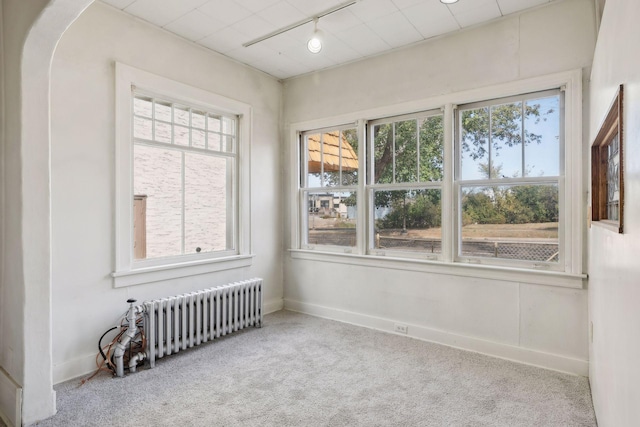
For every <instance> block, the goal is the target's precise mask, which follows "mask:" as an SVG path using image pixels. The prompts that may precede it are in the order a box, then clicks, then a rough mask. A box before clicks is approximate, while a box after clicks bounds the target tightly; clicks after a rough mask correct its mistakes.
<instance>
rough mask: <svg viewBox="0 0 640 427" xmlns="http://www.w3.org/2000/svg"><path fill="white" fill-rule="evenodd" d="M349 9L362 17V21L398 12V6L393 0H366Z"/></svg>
mask: <svg viewBox="0 0 640 427" xmlns="http://www.w3.org/2000/svg"><path fill="white" fill-rule="evenodd" d="M349 11H350V12H351V13H353V14H354V15H355V16H357V17H358V18H360V19H361V20H362V22H369V21H372V20H374V19H377V18H380V17H381V16H386V15H389V14H391V13H394V12H397V11H398V8H397V7H396V5H395V4H393V2H392V1H391V0H364V1H360V2H358V3H356V4H354V5H353V6H349Z"/></svg>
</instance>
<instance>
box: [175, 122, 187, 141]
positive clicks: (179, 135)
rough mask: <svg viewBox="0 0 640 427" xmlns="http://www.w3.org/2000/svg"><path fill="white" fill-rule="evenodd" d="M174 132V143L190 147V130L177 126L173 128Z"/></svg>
mask: <svg viewBox="0 0 640 427" xmlns="http://www.w3.org/2000/svg"><path fill="white" fill-rule="evenodd" d="M173 132H174V134H173V137H174V143H176V144H178V145H184V146H188V145H189V128H186V127H184V126H178V125H176V126H174V128H173Z"/></svg>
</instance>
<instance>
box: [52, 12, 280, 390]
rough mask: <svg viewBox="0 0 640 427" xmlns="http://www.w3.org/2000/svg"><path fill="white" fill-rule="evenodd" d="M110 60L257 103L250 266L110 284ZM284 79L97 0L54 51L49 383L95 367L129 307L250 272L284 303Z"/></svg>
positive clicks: (269, 297)
mask: <svg viewBox="0 0 640 427" xmlns="http://www.w3.org/2000/svg"><path fill="white" fill-rule="evenodd" d="M114 61H118V62H122V63H124V64H127V65H130V66H133V67H137V68H140V69H142V70H145V71H149V72H152V73H155V74H159V75H162V76H164V77H168V78H171V79H174V80H176V81H179V82H183V83H186V84H189V85H191V86H196V87H199V88H203V89H206V90H208V91H211V92H213V93H216V94H219V95H222V96H226V97H229V98H233V99H236V100H238V101H241V102H244V103H247V104H250V105H251V106H252V107H253V139H252V145H251V164H252V169H251V203H252V211H253V214H252V236H253V251H252V253H254V254H255V255H256V256H255V258H254V260H253V265H252V266H251V267H249V268H244V269H239V270H228V271H223V272H219V273H215V274H209V275H199V276H194V277H189V278H184V279H179V280H171V281H167V282H159V283H153V284H146V285H139V286H133V287H128V288H119V289H114V288H113V286H112V280H111V278H110V277H109V274H110V273H111V272H112V271H113V269H114V262H115V261H114V251H115V249H114V234H115V231H114V209H115V207H114V191H115V189H114V186H115V175H114V174H115V169H114V168H115V160H114V155H115V152H114V150H115V148H114V147H115V142H114V138H115V129H114V111H115V105H114V78H115V77H114ZM281 102H282V86H281V84H280V83H279V82H277V81H276V80H275V79H273V78H271V77H269V76H267V75H266V74H263V73H260V72H258V71H255V70H253V69H251V68H248V67H246V66H244V65H241V64H238V63H235V62H233V61H231V60H228V59H227V58H225V57H223V56H221V55H218V54H215V53H213V52H211V51H209V50H206V49H204V48H201V47H198V46H196V45H195V44H193V43H190V42H187V41H185V40H183V39H181V38H179V37H176V36H174V35H172V34H169V33H167V32H165V31H162V30H159V29H158V28H156V27H154V26H151V25H149V24H146V23H144V22H143V21H141V20H138V19H135V18H133V17H130V16H128V15H126V14H124V13H122V12H120V11H117V10H115V9H113V8H111V7H109V6H106V5H104V4H101V3H95V4H93V5H92V6H91V7H90V8H89V9H87V10H86V11H85V12H84V13H83V14H82V15H81V16H80V18H79V19H78V20H77V21H76V22H75V23H74V24H73V25H72V26H71V27H70V28H69V29H68V30H67V32H66V33H65V34H64V36H63V37H62V39H61V41H60V43H59V45H58V48H57V50H56V53H55V56H54V60H53V65H52V83H51V112H52V113H51V114H52V117H51V119H52V120H51V162H52V163H51V170H52V171H51V182H52V235H53V241H52V254H53V255H52V281H53V327H54V332H53V366H54V368H53V370H54V382H59V381H62V380H65V379H68V378H72V377H75V376H78V375H80V374H85V373H87V372H89V371H91V370H92V369H94V367H95V363H94V359H95V354H96V342H97V339H98V338H99V337H100V335H101V334H102V332H104V331H106V330H107V329H109V328H110V327H111V325H112V324H113V323H114V322H115V321H116V320H117V319H118V317H119V316H120V314H122V313H123V312H124V311H125V310H126V307H127V304H126V303H125V302H126V300H127V299H128V298H136V299H138V300H139V301H141V300H145V299H149V298H156V297H162V296H169V295H175V294H178V293H183V292H188V291H192V290H196V289H202V288H205V287H210V286H213V285H216V284H224V283H227V282H230V281H234V280H238V279H242V278H249V277H254V276H259V277H263V278H264V279H265V281H264V283H265V286H266V289H265V303H266V304H267V309H268V310H275V309H278V308H280V307H281V306H282V292H283V290H282V237H281V236H282V226H281V220H280V216H279V213H278V209H277V207H278V206H281V205H282V201H281V195H280V191H279V188H280V185H281V182H280V168H279V162H280V146H279V132H280V129H279V126H280V112H281Z"/></svg>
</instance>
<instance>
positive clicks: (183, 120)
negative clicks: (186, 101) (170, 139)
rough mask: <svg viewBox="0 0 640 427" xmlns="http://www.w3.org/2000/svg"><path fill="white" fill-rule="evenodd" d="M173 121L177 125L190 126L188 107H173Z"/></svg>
mask: <svg viewBox="0 0 640 427" xmlns="http://www.w3.org/2000/svg"><path fill="white" fill-rule="evenodd" d="M173 121H174V122H175V123H176V124H179V125H183V126H189V109H188V108H186V107H177V106H175V105H174V107H173Z"/></svg>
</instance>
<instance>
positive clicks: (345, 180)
mask: <svg viewBox="0 0 640 427" xmlns="http://www.w3.org/2000/svg"><path fill="white" fill-rule="evenodd" d="M300 153H301V157H302V159H301V160H302V161H301V166H302V167H301V172H302V173H301V176H300V200H301V201H302V207H301V211H302V212H303V216H302V219H303V220H302V225H303V233H302V246H303V247H305V248H313V247H316V246H319V247H325V248H334V249H335V248H338V249H341V250H343V251H346V252H350V251H351V248H354V247H355V246H356V245H357V228H358V227H357V217H358V203H357V199H358V198H357V190H358V180H359V179H360V174H359V160H358V132H357V128H355V127H353V126H340V127H335V128H330V129H318V130H314V131H311V132H304V133H302V135H301V150H300Z"/></svg>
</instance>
